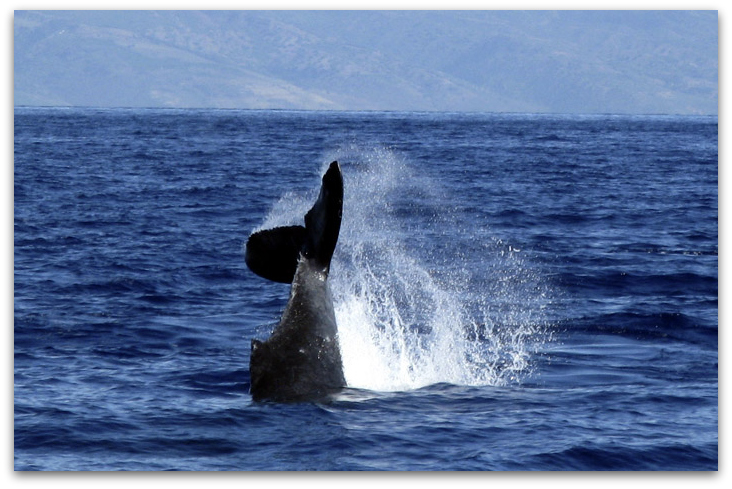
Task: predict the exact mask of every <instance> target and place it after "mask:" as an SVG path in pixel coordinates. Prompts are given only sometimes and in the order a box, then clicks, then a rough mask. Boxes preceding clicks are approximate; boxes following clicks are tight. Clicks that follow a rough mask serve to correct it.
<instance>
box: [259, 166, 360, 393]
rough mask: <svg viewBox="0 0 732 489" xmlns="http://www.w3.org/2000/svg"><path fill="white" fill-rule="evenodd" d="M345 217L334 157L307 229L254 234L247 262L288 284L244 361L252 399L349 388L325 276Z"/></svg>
mask: <svg viewBox="0 0 732 489" xmlns="http://www.w3.org/2000/svg"><path fill="white" fill-rule="evenodd" d="M342 214H343V177H342V175H341V169H340V166H339V165H338V162H336V161H334V162H333V163H331V164H330V166H329V167H328V170H327V171H326V173H325V175H323V179H322V184H321V186H320V194H319V195H318V199H317V200H316V201H315V204H314V205H313V207H312V208H311V209H310V210H309V211H308V212H307V214H305V226H286V227H278V228H274V229H268V230H263V231H258V232H256V233H254V234H252V235H251V236H250V237H249V239H248V240H247V245H246V251H245V261H246V264H247V266H248V267H249V268H250V269H251V270H252V271H253V272H254V273H256V274H257V275H259V276H261V277H264V278H266V279H269V280H273V281H276V282H284V283H290V282H291V283H292V287H291V289H290V298H289V301H288V303H287V306H286V307H285V310H284V312H283V314H282V319H281V320H280V322H279V324H278V325H277V326H276V327H275V329H274V331H273V333H272V336H270V338H269V339H268V340H267V341H259V340H253V341H252V351H251V357H250V361H249V370H250V374H251V394H252V397H253V398H254V399H255V400H265V399H268V400H274V401H301V400H315V399H320V398H322V397H324V396H327V395H328V394H331V393H333V392H335V391H337V390H339V389H341V388H342V387H344V386H345V385H346V382H345V378H344V376H343V366H342V362H341V354H340V349H339V347H338V339H337V325H336V320H335V313H334V311H333V301H332V299H331V295H330V291H329V290H328V284H327V278H328V274H329V272H330V262H331V259H332V257H333V253H334V251H335V248H336V244H337V242H338V234H339V233H340V228H341V219H342Z"/></svg>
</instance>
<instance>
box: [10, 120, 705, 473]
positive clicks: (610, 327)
mask: <svg viewBox="0 0 732 489" xmlns="http://www.w3.org/2000/svg"><path fill="white" fill-rule="evenodd" d="M14 142H15V145H14V150H15V181H14V192H15V195H14V197H15V209H14V212H15V215H14V216H15V229H14V256H15V260H14V274H15V280H14V282H15V290H14V292H15V302H14V308H15V324H14V326H15V330H14V331H15V332H14V418H15V430H14V436H15V441H14V450H15V451H14V466H15V469H16V470H716V469H717V466H718V364H717V359H718V343H717V339H718V333H717V329H718V328H717V327H718V316H717V314H718V302H717V296H718V295H717V294H718V285H717V284H718V274H717V267H718V238H717V233H718V224H717V219H718V211H717V202H718V196H717V193H718V179H717V174H718V164H717V146H718V143H717V118H716V117H675V116H674V117H672V116H612V115H597V116H554V115H527V114H457V113H456V114H448V113H390V112H383V113H382V112H352V113H349V112H288V111H225V110H154V109H146V110H141V109H49V108H16V109H15V141H14ZM335 159H337V160H338V161H339V162H340V163H341V167H342V169H343V174H344V181H345V202H344V218H343V228H342V231H341V237H340V240H339V243H338V247H337V249H336V255H335V257H334V263H333V267H332V271H331V277H330V282H331V289H332V292H333V296H334V301H335V307H336V317H337V320H338V323H339V339H340V342H341V348H342V351H343V357H344V358H343V360H344V370H345V375H346V379H347V381H348V383H349V388H348V389H346V390H345V391H344V392H343V393H342V394H340V395H339V396H338V397H337V398H336V399H334V400H333V401H332V402H329V403H321V404H319V403H302V404H275V403H254V402H253V401H252V400H251V397H250V396H249V393H248V390H249V372H248V362H249V344H250V340H251V339H252V338H255V337H256V338H260V339H264V338H266V337H267V335H268V334H269V332H270V331H271V328H272V326H273V325H274V324H275V323H276V322H277V320H278V319H279V316H280V313H281V311H282V309H283V307H284V305H285V303H286V300H287V296H288V292H289V289H288V286H287V285H284V284H276V283H271V282H267V281H265V280H263V279H261V278H259V277H257V276H255V275H254V274H252V273H251V272H250V271H249V270H248V269H247V268H246V265H245V264H244V261H243V256H242V245H243V243H244V242H245V240H246V238H247V237H248V235H249V234H250V233H251V232H252V231H253V230H255V229H260V228H264V227H269V226H273V225H281V224H292V223H299V222H301V220H302V216H303V214H304V212H305V211H306V210H307V209H308V207H309V206H310V205H311V204H312V201H313V200H314V198H315V196H316V193H317V190H318V186H319V179H320V175H321V174H322V171H323V170H324V169H325V168H326V165H327V164H328V163H329V162H330V161H332V160H335Z"/></svg>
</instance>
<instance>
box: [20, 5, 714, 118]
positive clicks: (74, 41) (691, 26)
mask: <svg viewBox="0 0 732 489" xmlns="http://www.w3.org/2000/svg"><path fill="white" fill-rule="evenodd" d="M14 103H15V105H16V106H18V105H31V106H33V105H43V106H96V107H208V108H252V109H311V110H315V109H325V110H428V111H432V110H435V111H485V112H553V113H622V114H641V113H642V114H657V113H661V114H712V115H714V114H717V112H718V17H717V12H716V11H558V12H547V11H234V12H226V11H204V12H193V11H16V12H15V16H14Z"/></svg>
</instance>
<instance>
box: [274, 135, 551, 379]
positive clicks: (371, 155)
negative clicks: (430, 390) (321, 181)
mask: <svg viewBox="0 0 732 489" xmlns="http://www.w3.org/2000/svg"><path fill="white" fill-rule="evenodd" d="M336 159H337V160H339V161H340V162H341V166H342V168H343V171H344V180H345V201H344V211H343V216H344V218H343V224H342V228H341V234H340V238H339V241H338V247H337V248H336V253H335V255H334V257H333V262H332V266H331V275H330V286H331V291H332V294H333V299H334V306H335V314H336V319H337V322H338V331H339V333H338V334H339V341H340V345H341V351H342V357H343V367H344V374H345V376H346V381H347V382H348V385H349V386H351V387H357V388H364V389H372V390H380V391H394V390H408V389H415V388H419V387H423V386H426V385H431V384H436V383H441V382H446V383H452V384H458V385H505V384H508V383H511V382H516V381H519V380H520V379H521V378H523V377H524V376H525V375H526V374H527V373H528V372H529V371H530V367H531V362H530V359H531V356H532V354H533V353H534V351H535V349H536V347H537V346H538V345H539V344H540V343H541V342H542V341H543V338H544V335H543V328H542V326H541V325H542V324H543V322H542V319H541V310H542V308H543V307H544V306H545V305H546V304H547V302H548V299H547V293H546V292H547V290H546V287H544V286H543V285H542V282H541V279H540V277H539V276H538V275H537V274H536V273H535V272H533V271H532V270H531V269H530V268H529V267H526V266H525V265H524V263H523V260H522V259H521V258H520V256H519V253H518V252H517V251H516V250H514V249H513V248H511V247H509V246H506V245H505V244H503V243H502V242H501V241H499V240H497V239H495V238H492V237H490V236H489V235H488V230H487V229H482V228H481V229H474V228H472V227H471V228H468V226H467V225H466V224H465V223H464V219H461V216H460V215H459V213H458V211H456V210H454V200H453V201H451V197H450V195H449V193H448V192H447V191H446V190H445V189H444V188H443V187H442V186H441V185H439V184H437V182H435V181H433V180H431V179H430V178H429V177H427V176H425V175H423V174H421V173H418V172H416V171H415V169H414V168H413V167H411V166H410V165H409V164H408V162H407V161H406V160H405V159H404V158H403V157H402V156H400V155H399V154H398V153H396V152H394V151H392V150H389V149H388V148H383V147H372V148H362V147H358V146H346V147H342V148H339V149H338V150H337V151H335V152H333V153H332V154H329V155H327V158H325V159H324V163H323V171H324V169H325V167H326V166H327V163H328V162H330V161H332V160H336ZM311 197H312V196H304V195H302V196H301V195H295V194H288V195H286V196H284V197H283V198H282V199H280V201H279V202H278V203H277V204H276V205H275V207H274V208H273V210H272V212H271V213H270V216H269V217H268V218H267V222H266V223H265V225H263V227H269V226H272V225H282V224H290V223H292V222H294V221H297V219H301V217H302V215H303V214H304V213H305V211H307V208H308V205H309V203H310V202H311V200H312V199H311ZM452 199H454V196H453V197H452ZM274 213H279V214H280V215H279V216H275V215H273V214H274Z"/></svg>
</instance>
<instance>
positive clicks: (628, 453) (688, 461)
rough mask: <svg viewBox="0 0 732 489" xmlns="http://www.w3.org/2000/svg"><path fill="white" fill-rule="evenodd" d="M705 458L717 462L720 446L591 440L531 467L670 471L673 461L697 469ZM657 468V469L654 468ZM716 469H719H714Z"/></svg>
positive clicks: (681, 467) (544, 456) (677, 467)
mask: <svg viewBox="0 0 732 489" xmlns="http://www.w3.org/2000/svg"><path fill="white" fill-rule="evenodd" d="M699 460H704V461H705V462H706V464H708V466H710V467H716V464H717V446H716V445H709V446H705V447H701V448H697V447H693V446H688V445H683V444H675V445H670V446H659V447H652V448H636V449H633V448H630V449H628V448H626V447H623V448H617V447H616V446H615V444H614V443H609V444H607V445H602V444H597V443H590V444H588V445H587V446H581V447H572V448H568V449H566V450H563V451H561V452H554V453H546V454H541V455H537V456H535V457H534V458H533V460H532V463H530V464H528V465H527V469H529V470H531V469H530V468H529V467H531V466H532V465H534V464H536V465H539V466H552V467H561V470H573V471H574V470H582V471H584V470H593V471H594V470H603V471H628V470H669V469H666V467H669V466H670V465H669V464H674V466H673V469H670V470H677V471H687V470H696V469H695V467H696V464H697V461H699ZM654 467H655V468H656V469H654ZM713 470H716V469H713Z"/></svg>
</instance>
